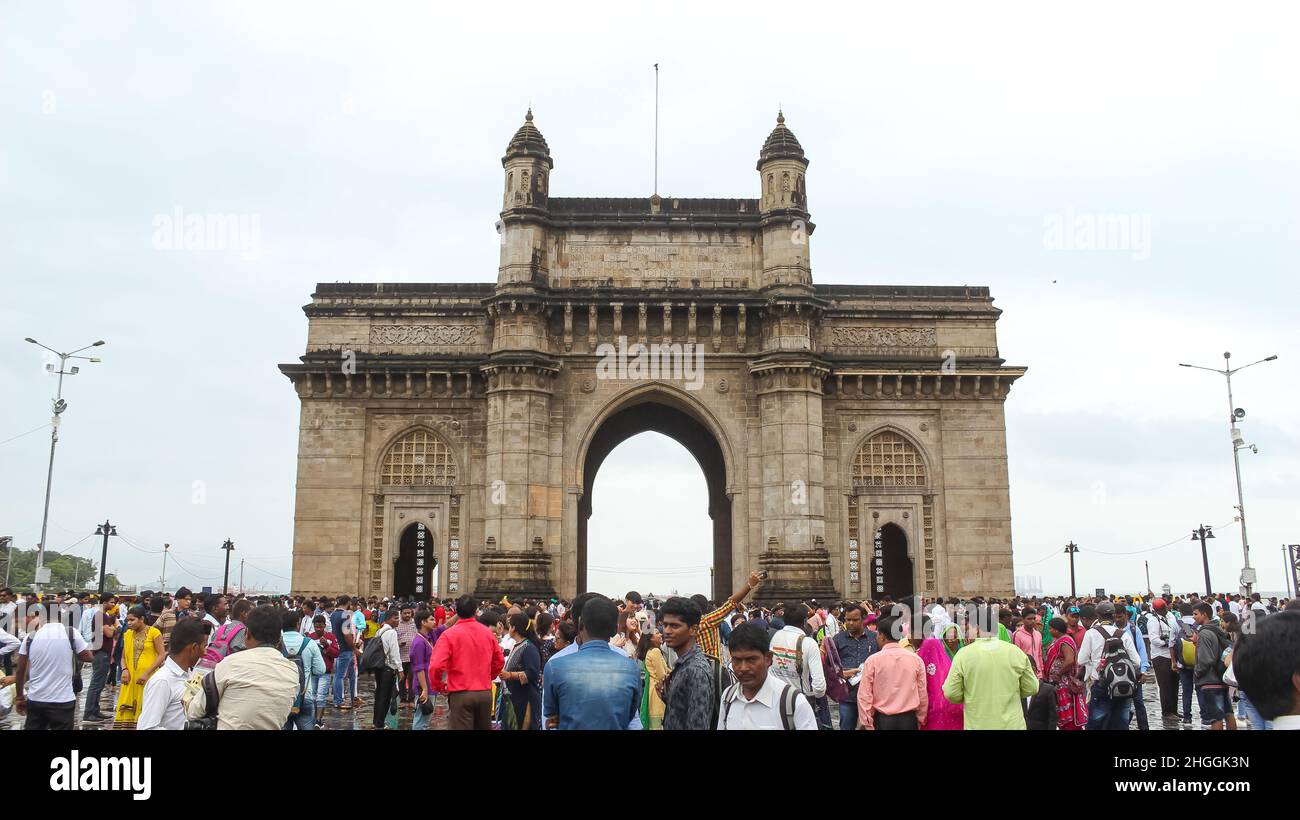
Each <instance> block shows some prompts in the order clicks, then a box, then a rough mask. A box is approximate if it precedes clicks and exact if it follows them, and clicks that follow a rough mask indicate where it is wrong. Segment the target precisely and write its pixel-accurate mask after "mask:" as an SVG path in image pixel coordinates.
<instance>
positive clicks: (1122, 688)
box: [1093, 624, 1138, 700]
mask: <svg viewBox="0 0 1300 820" xmlns="http://www.w3.org/2000/svg"><path fill="white" fill-rule="evenodd" d="M1112 628H1113V629H1114V630H1115V632H1114V634H1113V635H1107V634H1106V630H1104V629H1102V627H1101V624H1098V625H1097V626H1095V627H1093V629H1096V630H1097V632H1099V633H1100V634H1101V637H1102V640H1103V641H1104V643H1102V647H1101V662H1100V664H1099V665H1098V667H1097V673H1098V674H1097V680H1098V681H1099V682H1100V683H1101V685H1102V686H1104V687H1106V693H1107V695H1108V696H1109V697H1110V698H1111V699H1112V700H1119V699H1122V698H1131V697H1133V696H1134V695H1136V694H1137V679H1138V672H1137V669H1136V668H1135V667H1134V665H1133V660H1132V659H1131V658H1129V656H1128V650H1127V649H1125V648H1124V630H1123V629H1120V628H1119V627H1117V626H1116V627H1112Z"/></svg>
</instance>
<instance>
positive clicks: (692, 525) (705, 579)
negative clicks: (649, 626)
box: [587, 432, 713, 600]
mask: <svg viewBox="0 0 1300 820" xmlns="http://www.w3.org/2000/svg"><path fill="white" fill-rule="evenodd" d="M592 499H593V502H594V503H593V504H592V514H591V519H590V522H589V523H588V525H587V533H588V536H587V537H588V546H587V562H588V563H587V585H588V586H589V587H590V588H591V589H593V590H597V591H599V592H603V593H606V594H608V595H615V596H617V595H622V594H623V593H625V592H627V591H628V590H630V589H635V590H637V591H638V592H640V593H641V594H643V595H645V594H647V593H652V594H654V596H655V597H657V598H659V599H660V600H662V599H663V598H665V597H667V596H668V595H693V594H695V593H697V592H702V593H704V594H705V595H708V594H709V590H710V589H712V586H713V584H712V581H711V579H710V577H709V574H710V572H711V571H712V569H713V551H712V549H711V547H710V546H709V545H710V544H711V543H712V540H713V534H712V527H713V525H712V523H711V522H710V521H709V494H708V486H707V484H706V483H705V481H704V475H703V474H702V473H701V472H700V468H699V465H698V464H696V463H695V459H694V458H692V457H691V454H690V453H689V452H688V451H687V450H686V448H684V447H682V446H681V445H680V444H678V443H677V442H675V441H673V440H672V439H670V438H668V437H667V436H664V435H661V434H659V433H651V432H645V433H640V434H638V435H635V436H632V437H631V438H629V439H628V440H627V441H624V442H623V443H622V444H620V445H618V447H616V448H614V451H613V452H612V453H610V454H609V457H608V458H606V459H605V463H604V464H602V465H601V468H600V475H599V476H597V478H596V482H595V485H594V486H593V488H592Z"/></svg>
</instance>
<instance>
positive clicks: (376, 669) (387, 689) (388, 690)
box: [361, 606, 402, 729]
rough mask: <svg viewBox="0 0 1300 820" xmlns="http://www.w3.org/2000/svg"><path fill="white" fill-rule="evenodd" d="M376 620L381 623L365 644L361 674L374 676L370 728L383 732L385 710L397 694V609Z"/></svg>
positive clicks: (399, 659)
mask: <svg viewBox="0 0 1300 820" xmlns="http://www.w3.org/2000/svg"><path fill="white" fill-rule="evenodd" d="M377 617H380V618H383V622H382V624H381V625H380V627H379V629H378V631H376V632H375V634H374V636H373V637H372V638H371V639H370V640H369V641H367V642H366V648H365V651H364V652H363V654H362V655H361V671H362V672H373V673H374V675H375V717H374V727H375V728H376V729H383V728H384V721H385V719H387V717H388V709H389V706H390V705H391V704H392V702H393V696H394V695H396V694H397V676H398V675H400V674H402V650H401V646H400V643H399V641H398V638H397V621H398V609H397V607H396V606H393V607H390V608H389V610H388V611H387V612H383V613H379V614H378V615H377Z"/></svg>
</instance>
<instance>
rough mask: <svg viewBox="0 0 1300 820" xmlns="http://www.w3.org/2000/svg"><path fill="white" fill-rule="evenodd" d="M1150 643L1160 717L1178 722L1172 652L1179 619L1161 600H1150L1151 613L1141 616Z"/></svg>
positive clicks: (1176, 639) (1165, 602)
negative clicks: (1158, 696) (1158, 690)
mask: <svg viewBox="0 0 1300 820" xmlns="http://www.w3.org/2000/svg"><path fill="white" fill-rule="evenodd" d="M1142 618H1143V622H1144V626H1145V627H1146V635H1147V638H1148V639H1149V640H1150V641H1151V666H1152V667H1153V668H1154V669H1155V673H1156V684H1157V685H1158V686H1159V687H1160V714H1161V716H1162V717H1163V718H1164V720H1165V721H1166V722H1177V720H1178V673H1177V672H1176V671H1175V670H1174V666H1173V662H1174V658H1173V653H1174V652H1175V651H1177V649H1178V620H1177V619H1176V618H1175V617H1174V614H1173V613H1172V612H1170V611H1169V604H1168V602H1167V601H1165V599H1164V598H1154V599H1152V601H1151V611H1150V612H1148V613H1146V614H1145V615H1143V616H1142Z"/></svg>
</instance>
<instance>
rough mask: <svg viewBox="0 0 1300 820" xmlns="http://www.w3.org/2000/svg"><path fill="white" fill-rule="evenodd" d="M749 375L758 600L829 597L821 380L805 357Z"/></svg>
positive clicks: (821, 372)
mask: <svg viewBox="0 0 1300 820" xmlns="http://www.w3.org/2000/svg"><path fill="white" fill-rule="evenodd" d="M765 359H766V361H765V360H759V361H758V362H756V363H755V364H754V365H753V366H752V367H751V369H750V372H751V374H752V376H753V378H754V379H755V385H754V387H755V393H756V395H757V396H758V400H759V426H760V433H759V435H760V442H759V449H760V452H761V464H762V468H761V475H762V486H761V488H760V491H761V492H762V498H763V503H762V508H763V511H764V513H763V525H762V529H761V533H762V541H763V543H764V545H765V546H766V552H764V553H763V554H762V555H761V556H760V558H759V563H760V566H762V567H763V568H765V569H767V570H768V571H769V573H770V577H769V581H770V583H769V584H765V585H764V587H763V597H764V598H765V599H771V600H778V599H784V598H787V597H799V598H807V597H817V598H826V599H829V598H833V597H835V596H836V592H835V588H834V584H833V583H832V581H831V564H830V555H829V553H828V552H827V550H826V540H825V539H826V509H825V494H824V475H823V439H822V436H823V433H822V384H821V383H822V378H823V377H824V376H825V374H826V373H827V368H826V367H825V366H824V365H822V364H821V363H819V362H816V361H814V360H810V359H807V358H804V359H803V360H801V361H800V360H793V359H787V358H785V357H781V358H779V359H771V358H770V357H765Z"/></svg>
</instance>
